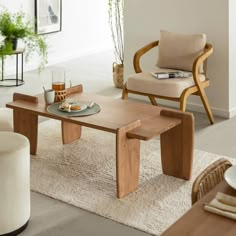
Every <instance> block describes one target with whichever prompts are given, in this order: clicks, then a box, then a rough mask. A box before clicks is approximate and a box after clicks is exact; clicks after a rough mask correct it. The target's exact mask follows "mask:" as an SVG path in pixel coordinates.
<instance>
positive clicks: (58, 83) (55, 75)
mask: <svg viewBox="0 0 236 236" xmlns="http://www.w3.org/2000/svg"><path fill="white" fill-rule="evenodd" d="M52 89H53V90H55V91H59V90H65V89H66V72H65V70H64V69H56V70H53V71H52Z"/></svg>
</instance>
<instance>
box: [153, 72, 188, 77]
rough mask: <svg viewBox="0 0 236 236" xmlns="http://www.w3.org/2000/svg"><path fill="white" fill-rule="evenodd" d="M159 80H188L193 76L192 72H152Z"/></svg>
mask: <svg viewBox="0 0 236 236" xmlns="http://www.w3.org/2000/svg"><path fill="white" fill-rule="evenodd" d="M151 75H153V76H154V77H155V78H157V79H171V78H188V77H190V76H192V73H191V72H186V71H171V72H152V73H151Z"/></svg>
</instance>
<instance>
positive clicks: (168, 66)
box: [122, 31, 214, 124]
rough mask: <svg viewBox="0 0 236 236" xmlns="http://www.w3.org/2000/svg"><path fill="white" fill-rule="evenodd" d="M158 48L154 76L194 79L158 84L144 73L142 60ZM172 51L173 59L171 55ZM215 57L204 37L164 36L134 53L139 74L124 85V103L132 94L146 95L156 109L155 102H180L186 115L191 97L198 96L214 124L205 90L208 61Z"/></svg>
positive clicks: (181, 79) (163, 80)
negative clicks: (174, 74)
mask: <svg viewBox="0 0 236 236" xmlns="http://www.w3.org/2000/svg"><path fill="white" fill-rule="evenodd" d="M156 46H159V55H158V62H157V67H156V68H155V72H165V71H168V72H171V71H176V70H181V71H190V72H192V76H190V77H188V78H174V79H162V80H158V79H156V78H154V77H153V76H152V75H151V74H150V72H143V71H142V69H141V67H140V59H141V57H142V56H143V55H144V54H145V53H147V52H148V51H149V50H151V49H153V48H154V47H156ZM201 47H202V48H201ZM172 51H173V55H171V54H170V53H172ZM212 53H213V47H212V45H211V44H209V43H206V36H205V35H204V34H201V35H181V34H175V33H170V32H167V31H163V32H161V36H160V40H158V41H154V42H151V43H149V44H148V45H146V46H144V47H143V48H141V49H139V50H138V51H137V52H136V53H135V55H134V58H133V66H134V70H135V72H136V73H135V74H133V75H130V76H129V77H128V79H127V82H126V83H125V84H124V87H123V93H122V99H127V98H128V94H129V93H133V94H139V95H144V96H148V97H149V99H150V101H151V103H152V104H153V105H156V106H157V105H158V104H157V101H156V98H161V99H167V100H171V101H176V102H180V110H181V111H185V110H186V103H187V98H188V96H189V95H197V96H200V98H201V100H202V103H203V105H204V108H205V110H206V113H207V115H208V118H209V121H210V123H211V124H213V123H214V118H213V114H212V111H211V108H210V105H209V102H208V98H207V95H206V93H205V88H206V87H208V86H209V85H210V81H209V79H208V78H206V70H207V58H208V57H209V56H210V55H211V54H212Z"/></svg>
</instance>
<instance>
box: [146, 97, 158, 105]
mask: <svg viewBox="0 0 236 236" xmlns="http://www.w3.org/2000/svg"><path fill="white" fill-rule="evenodd" d="M148 97H149V100H150V101H151V103H152V105H154V106H158V104H157V101H156V99H155V97H154V96H151V95H150V96H148Z"/></svg>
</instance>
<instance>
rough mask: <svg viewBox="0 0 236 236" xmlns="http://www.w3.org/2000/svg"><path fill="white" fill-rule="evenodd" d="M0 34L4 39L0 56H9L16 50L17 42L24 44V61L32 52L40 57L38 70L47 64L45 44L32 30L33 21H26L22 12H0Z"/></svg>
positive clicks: (42, 38)
mask: <svg viewBox="0 0 236 236" xmlns="http://www.w3.org/2000/svg"><path fill="white" fill-rule="evenodd" d="M0 34H1V35H2V37H4V45H2V46H0V56H1V57H4V56H5V55H6V54H11V52H13V51H14V50H16V48H17V40H18V39H21V40H22V41H23V43H24V45H25V46H24V47H25V53H26V60H28V59H29V57H30V55H32V54H33V53H34V52H36V53H38V55H39V56H40V65H39V70H41V69H42V68H43V67H44V66H45V64H47V44H46V42H45V39H44V37H42V36H41V35H37V34H36V33H35V30H34V21H32V20H30V19H28V18H27V17H26V15H25V13H24V12H22V11H19V12H17V13H10V12H9V11H7V10H3V11H1V12H0Z"/></svg>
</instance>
